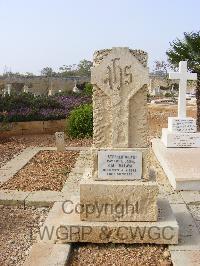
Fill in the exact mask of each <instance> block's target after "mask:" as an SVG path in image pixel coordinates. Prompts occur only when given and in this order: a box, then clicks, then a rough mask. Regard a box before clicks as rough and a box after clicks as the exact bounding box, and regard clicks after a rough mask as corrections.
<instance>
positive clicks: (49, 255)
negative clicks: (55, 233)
mask: <svg viewBox="0 0 200 266" xmlns="http://www.w3.org/2000/svg"><path fill="white" fill-rule="evenodd" d="M70 251H71V245H69V244H67V245H64V244H52V243H42V242H40V243H36V244H34V245H33V246H32V248H31V251H30V254H29V256H28V258H27V259H26V261H25V263H24V264H23V266H36V265H37V266H56V265H59V266H66V264H67V261H68V259H69V255H70Z"/></svg>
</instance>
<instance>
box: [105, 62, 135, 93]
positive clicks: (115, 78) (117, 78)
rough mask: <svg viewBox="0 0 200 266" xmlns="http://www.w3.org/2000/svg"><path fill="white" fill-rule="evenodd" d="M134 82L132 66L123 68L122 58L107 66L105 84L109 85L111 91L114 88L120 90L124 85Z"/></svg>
mask: <svg viewBox="0 0 200 266" xmlns="http://www.w3.org/2000/svg"><path fill="white" fill-rule="evenodd" d="M132 81H133V77H132V73H131V65H129V66H125V67H121V66H120V58H114V59H112V60H111V65H109V66H107V69H106V78H105V79H104V83H105V84H108V85H109V88H110V89H111V90H113V89H114V88H117V89H118V90H120V88H121V87H122V86H123V85H127V84H130V83H132Z"/></svg>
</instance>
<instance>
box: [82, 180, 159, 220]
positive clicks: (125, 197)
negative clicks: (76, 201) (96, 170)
mask: <svg viewBox="0 0 200 266" xmlns="http://www.w3.org/2000/svg"><path fill="white" fill-rule="evenodd" d="M158 193H159V189H158V185H157V184H156V182H152V181H148V182H141V181H94V180H92V179H91V180H83V181H81V183H80V204H81V206H84V208H83V211H82V212H81V214H80V217H81V220H84V221H105V222H108V221H109V222H110V221H157V217H158V208H157V196H158Z"/></svg>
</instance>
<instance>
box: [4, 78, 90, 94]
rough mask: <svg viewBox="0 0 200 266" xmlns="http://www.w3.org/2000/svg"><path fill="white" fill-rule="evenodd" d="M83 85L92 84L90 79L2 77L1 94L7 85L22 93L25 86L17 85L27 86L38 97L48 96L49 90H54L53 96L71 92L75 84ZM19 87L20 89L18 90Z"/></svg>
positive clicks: (12, 89)
mask: <svg viewBox="0 0 200 266" xmlns="http://www.w3.org/2000/svg"><path fill="white" fill-rule="evenodd" d="M75 80H76V81H77V84H82V83H84V82H90V77H68V78H52V79H50V78H48V77H42V76H36V77H10V78H4V77H0V94H1V91H2V90H3V89H4V88H5V86H6V85H7V84H11V91H18V92H19V90H20V91H22V90H23V86H21V87H20V86H17V85H16V84H22V85H26V86H27V87H28V88H29V92H32V93H35V94H36V95H41V94H47V93H48V91H49V89H50V88H52V94H55V93H58V92H59V90H61V91H62V92H63V91H69V90H72V89H73V87H74V84H75ZM18 87H19V88H18Z"/></svg>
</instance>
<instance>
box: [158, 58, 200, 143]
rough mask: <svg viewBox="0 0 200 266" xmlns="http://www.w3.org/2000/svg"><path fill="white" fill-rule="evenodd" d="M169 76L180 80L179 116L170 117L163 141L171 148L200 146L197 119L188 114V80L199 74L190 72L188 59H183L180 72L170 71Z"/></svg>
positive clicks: (164, 129) (163, 132) (163, 134)
mask: <svg viewBox="0 0 200 266" xmlns="http://www.w3.org/2000/svg"><path fill="white" fill-rule="evenodd" d="M169 78H170V79H177V80H179V97H178V117H169V118H168V128H163V129H162V141H163V143H164V144H165V146H166V147H169V148H173V147H174V148H175V147H177V148H181V147H184V148H186V147H187V148H189V147H191V148H195V147H200V133H198V132H197V126H196V119H194V118H192V117H187V115H186V91H187V81H188V80H196V79H197V74H196V73H190V72H188V71H187V61H181V62H180V63H179V72H176V73H169Z"/></svg>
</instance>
